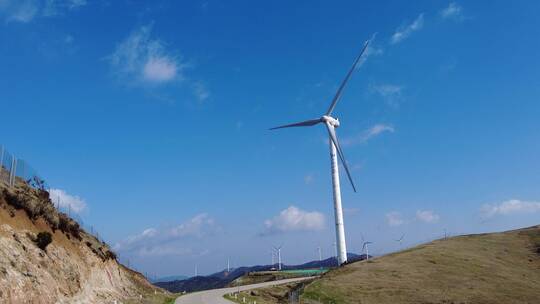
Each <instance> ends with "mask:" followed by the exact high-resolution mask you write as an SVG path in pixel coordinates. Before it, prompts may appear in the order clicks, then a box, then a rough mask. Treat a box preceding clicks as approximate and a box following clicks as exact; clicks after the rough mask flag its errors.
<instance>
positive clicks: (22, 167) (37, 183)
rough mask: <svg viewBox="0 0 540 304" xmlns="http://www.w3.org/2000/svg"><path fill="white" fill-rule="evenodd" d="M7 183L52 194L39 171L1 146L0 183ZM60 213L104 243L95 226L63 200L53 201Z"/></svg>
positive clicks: (9, 185)
mask: <svg viewBox="0 0 540 304" xmlns="http://www.w3.org/2000/svg"><path fill="white" fill-rule="evenodd" d="M1 182H3V183H5V184H6V185H7V186H8V187H14V186H17V185H21V184H22V183H24V184H26V185H28V186H30V187H32V188H34V189H36V190H45V191H47V192H49V193H50V192H51V189H50V187H49V185H48V184H47V183H46V181H45V179H43V178H42V177H41V176H40V175H39V174H38V173H37V171H36V170H35V169H34V168H33V167H32V166H30V164H28V162H26V161H24V160H23V159H20V158H17V157H16V156H15V155H14V154H12V153H10V152H9V151H8V150H7V149H6V148H5V147H4V146H3V145H0V183H1ZM52 203H53V204H54V206H55V207H56V209H57V211H58V212H61V213H65V214H67V215H68V216H69V217H70V218H72V219H73V220H75V221H77V223H78V224H79V226H80V227H82V228H83V229H84V230H85V231H86V232H87V233H90V234H92V235H93V236H94V237H95V238H96V239H97V240H98V241H100V242H102V243H104V242H105V241H104V239H103V237H102V236H101V235H100V234H99V232H98V231H97V229H96V228H95V227H94V226H93V225H89V224H87V223H85V221H83V219H82V218H81V215H80V214H79V213H77V212H75V210H73V209H72V208H71V206H70V205H69V204H67V202H62V200H61V198H59V197H58V198H56V199H55V201H52Z"/></svg>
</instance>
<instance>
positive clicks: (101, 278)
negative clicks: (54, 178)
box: [0, 179, 168, 304]
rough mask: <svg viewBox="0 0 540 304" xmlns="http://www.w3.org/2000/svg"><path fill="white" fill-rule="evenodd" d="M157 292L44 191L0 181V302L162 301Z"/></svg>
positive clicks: (25, 185) (22, 183) (165, 295)
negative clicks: (10, 185) (58, 206)
mask: <svg viewBox="0 0 540 304" xmlns="http://www.w3.org/2000/svg"><path fill="white" fill-rule="evenodd" d="M49 237H50V238H49ZM47 239H48V240H47ZM44 240H45V241H44ZM49 241H50V243H49ZM38 245H39V246H38ZM40 246H42V247H43V248H41V247H40ZM141 295H142V296H143V300H141V299H140V297H141ZM157 295H161V296H162V297H161V298H166V297H168V293H166V292H164V291H163V290H161V289H158V288H156V287H154V286H152V285H151V284H150V283H149V282H148V281H147V280H146V279H145V278H144V277H143V276H142V275H141V274H140V273H137V272H134V271H132V270H130V269H128V268H126V267H124V266H123V265H121V264H119V263H118V262H117V261H116V255H115V254H114V253H113V252H112V251H111V250H110V249H109V246H107V244H105V243H103V242H101V241H99V240H97V239H96V238H95V237H94V236H92V235H91V234H88V233H86V232H85V231H84V230H83V229H81V228H80V227H79V225H78V224H77V222H75V221H74V220H72V219H71V218H70V217H68V216H67V215H66V214H63V213H59V212H58V211H57V210H56V209H55V208H54V206H53V204H52V203H51V201H50V199H49V193H48V192H47V191H44V190H39V189H34V188H31V187H29V186H28V184H27V183H26V182H24V181H22V180H20V179H18V180H17V182H16V184H15V186H13V187H8V186H7V184H5V183H4V182H2V181H0V303H13V304H16V303H39V304H47V303H113V301H114V300H117V301H121V302H130V303H148V302H147V301H146V300H145V299H147V298H150V297H152V298H153V299H158V300H156V301H159V302H162V301H163V300H159V298H160V297H159V296H157ZM150 303H152V302H150Z"/></svg>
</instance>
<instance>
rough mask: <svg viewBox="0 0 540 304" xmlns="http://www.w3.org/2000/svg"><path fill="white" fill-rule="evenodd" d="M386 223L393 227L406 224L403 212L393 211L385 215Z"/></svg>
mask: <svg viewBox="0 0 540 304" xmlns="http://www.w3.org/2000/svg"><path fill="white" fill-rule="evenodd" d="M385 217H386V223H387V224H388V225H389V226H391V227H397V226H401V225H403V224H405V220H403V218H402V217H401V213H399V212H396V211H392V212H389V213H387V214H386V215H385Z"/></svg>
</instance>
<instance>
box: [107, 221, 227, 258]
mask: <svg viewBox="0 0 540 304" xmlns="http://www.w3.org/2000/svg"><path fill="white" fill-rule="evenodd" d="M218 231H219V228H218V227H217V226H216V223H215V221H214V219H213V218H212V217H210V216H209V215H208V214H206V213H202V214H198V215H196V216H194V217H193V218H191V219H189V220H187V221H186V222H184V223H182V224H179V225H177V226H173V227H168V228H164V229H156V228H148V229H145V230H144V231H142V232H141V233H139V234H136V235H132V236H129V237H127V238H126V239H124V240H122V241H120V242H117V243H116V244H115V245H114V250H117V251H119V252H122V253H128V254H135V255H138V256H165V255H185V254H190V253H192V249H191V248H189V247H188V246H187V245H186V242H185V241H186V240H188V239H190V238H195V239H201V238H204V237H206V236H208V235H212V234H215V233H216V232H218Z"/></svg>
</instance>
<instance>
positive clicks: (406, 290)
mask: <svg viewBox="0 0 540 304" xmlns="http://www.w3.org/2000/svg"><path fill="white" fill-rule="evenodd" d="M539 250H540V226H536V227H531V228H527V229H521V230H516V231H509V232H504V233H492V234H480V235H469V236H459V237H454V238H450V239H448V240H437V241H434V242H431V243H428V244H425V245H421V246H418V247H415V248H411V249H409V250H405V251H402V252H398V253H394V254H390V255H387V256H383V257H380V258H377V259H373V260H370V261H369V262H365V261H364V262H358V263H354V264H350V265H347V266H345V267H342V268H340V269H338V270H335V271H331V272H329V273H327V274H326V275H325V276H323V278H321V279H320V280H316V281H315V282H313V283H311V284H309V285H308V286H307V287H306V288H305V290H304V294H303V296H302V297H303V299H304V300H305V301H304V303H317V302H318V300H319V299H320V300H321V301H320V302H321V303H329V302H333V303H491V304H496V303H501V304H502V303H504V304H506V303H540V252H539ZM310 299H312V300H317V301H309V300H310Z"/></svg>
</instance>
